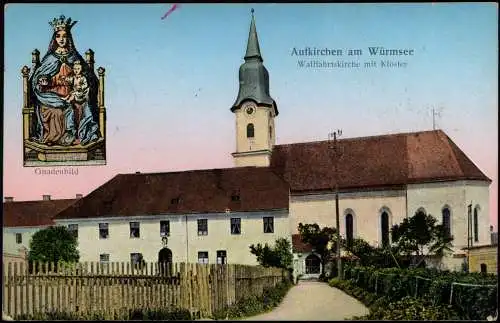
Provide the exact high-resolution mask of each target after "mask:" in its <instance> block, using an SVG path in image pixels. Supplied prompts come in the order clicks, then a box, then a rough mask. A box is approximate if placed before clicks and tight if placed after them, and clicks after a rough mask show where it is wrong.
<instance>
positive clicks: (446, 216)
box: [442, 207, 451, 237]
mask: <svg viewBox="0 0 500 323" xmlns="http://www.w3.org/2000/svg"><path fill="white" fill-rule="evenodd" d="M442 213H443V228H444V232H445V234H446V236H447V237H451V222H450V221H451V218H450V209H449V208H448V207H445V208H444V209H443V211H442Z"/></svg>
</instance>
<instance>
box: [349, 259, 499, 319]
mask: <svg viewBox="0 0 500 323" xmlns="http://www.w3.org/2000/svg"><path fill="white" fill-rule="evenodd" d="M417 276H419V277H422V278H423V279H417ZM345 278H346V279H348V280H349V281H350V282H352V283H353V284H355V285H356V286H358V287H360V288H362V289H363V290H366V291H370V292H375V293H376V294H377V295H383V296H385V297H387V298H388V299H389V300H390V301H391V302H397V301H400V300H402V299H403V298H405V297H407V296H409V297H412V298H414V297H417V298H420V297H421V298H424V299H428V300H429V302H430V303H431V304H432V305H433V306H438V305H449V303H450V295H451V286H452V283H454V282H455V283H466V284H474V285H497V277H496V275H493V274H489V275H485V274H481V273H463V272H449V271H438V270H437V269H426V268H415V269H399V268H385V269H377V268H375V267H347V268H346V271H345ZM417 284H418V286H416V285H417ZM497 290H498V287H492V288H488V287H474V286H461V285H454V289H453V295H451V296H452V305H453V308H454V310H455V311H456V312H457V313H459V315H460V316H461V317H462V318H463V319H472V320H478V319H479V320H484V319H485V318H486V317H487V316H488V315H490V314H492V313H494V311H495V310H496V309H497V308H498V299H497V297H496V293H497ZM358 294H359V292H358Z"/></svg>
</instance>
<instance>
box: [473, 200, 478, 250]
mask: <svg viewBox="0 0 500 323" xmlns="http://www.w3.org/2000/svg"><path fill="white" fill-rule="evenodd" d="M478 213H479V206H476V207H475V208H474V242H479V215H478Z"/></svg>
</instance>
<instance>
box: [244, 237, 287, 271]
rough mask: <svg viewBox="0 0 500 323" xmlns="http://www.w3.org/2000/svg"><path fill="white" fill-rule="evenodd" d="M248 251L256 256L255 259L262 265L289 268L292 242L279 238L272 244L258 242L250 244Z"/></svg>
mask: <svg viewBox="0 0 500 323" xmlns="http://www.w3.org/2000/svg"><path fill="white" fill-rule="evenodd" d="M250 252H251V253H252V254H253V255H255V256H257V261H258V262H259V264H261V265H262V266H264V267H277V268H284V269H291V268H292V263H293V254H292V244H291V243H290V241H289V240H288V239H285V238H279V239H277V240H276V242H275V244H274V246H269V245H268V244H267V243H266V244H264V246H263V245H262V244H260V243H258V244H257V245H254V244H252V245H251V246H250Z"/></svg>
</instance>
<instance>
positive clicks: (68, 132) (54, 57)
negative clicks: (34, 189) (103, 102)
mask: <svg viewBox="0 0 500 323" xmlns="http://www.w3.org/2000/svg"><path fill="white" fill-rule="evenodd" d="M75 23H76V21H73V22H71V18H68V19H67V20H66V17H64V16H60V17H59V18H54V20H53V21H52V22H50V25H51V26H52V27H53V28H54V33H53V35H52V39H51V41H50V44H49V49H48V51H47V53H46V54H45V56H44V57H43V59H42V61H41V63H40V65H39V66H38V67H37V68H36V69H35V70H34V72H33V75H32V76H31V79H30V82H31V89H32V91H31V93H32V95H33V99H34V100H33V101H32V102H34V108H35V116H36V117H35V121H34V122H35V124H34V129H33V130H34V133H33V134H34V136H33V138H32V139H33V140H34V141H36V142H39V143H42V144H45V145H48V146H52V145H62V146H71V145H77V144H81V145H82V146H84V145H87V144H89V143H91V142H93V141H96V140H97V139H99V137H100V132H99V126H98V123H97V122H96V120H97V116H98V112H97V89H98V86H97V84H98V80H97V77H96V75H95V73H94V71H93V70H92V69H91V68H90V67H89V65H88V64H87V62H86V61H85V60H84V59H83V58H82V56H81V55H80V54H79V53H78V51H77V50H76V48H75V44H74V42H73V37H72V36H71V28H72V27H73V26H74V25H75ZM75 62H76V63H77V64H78V65H79V67H78V70H79V72H80V69H81V72H80V73H81V74H82V75H83V76H84V77H85V79H86V81H87V83H88V92H87V95H86V97H85V99H84V100H83V102H79V104H78V109H76V108H75V106H74V105H73V103H72V102H71V101H69V100H67V98H68V97H69V96H70V94H71V92H72V90H73V89H72V86H71V84H72V82H71V79H72V78H73V76H74V73H73V64H74V63H75ZM75 112H77V113H75ZM75 116H76V117H77V118H78V120H76V119H75Z"/></svg>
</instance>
